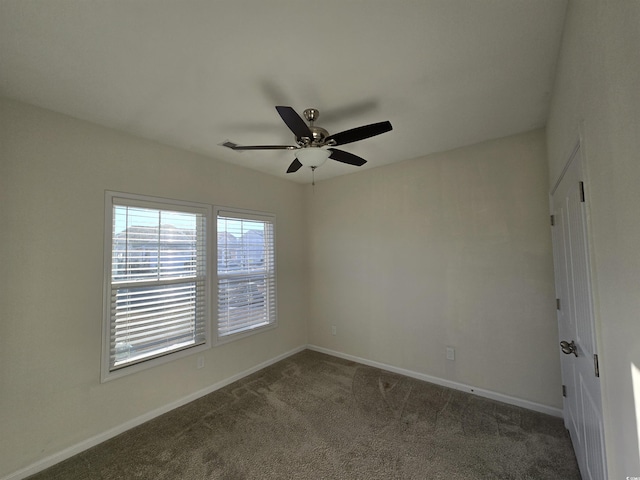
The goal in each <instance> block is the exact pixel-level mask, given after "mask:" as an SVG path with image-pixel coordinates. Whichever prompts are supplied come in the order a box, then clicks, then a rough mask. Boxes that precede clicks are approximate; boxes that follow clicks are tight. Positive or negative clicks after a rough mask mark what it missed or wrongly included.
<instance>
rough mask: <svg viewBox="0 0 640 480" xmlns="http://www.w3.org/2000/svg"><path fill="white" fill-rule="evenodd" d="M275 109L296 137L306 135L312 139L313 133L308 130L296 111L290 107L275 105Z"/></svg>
mask: <svg viewBox="0 0 640 480" xmlns="http://www.w3.org/2000/svg"><path fill="white" fill-rule="evenodd" d="M276 110H277V111H278V113H279V114H280V116H281V117H282V120H284V123H286V124H287V127H289V130H291V131H292V132H293V134H294V135H295V136H296V138H303V137H307V138H308V139H309V140H313V133H311V130H309V127H308V126H307V124H306V123H305V122H304V120H303V119H302V117H301V116H300V115H298V114H297V113H296V111H295V110H294V109H293V108H291V107H276Z"/></svg>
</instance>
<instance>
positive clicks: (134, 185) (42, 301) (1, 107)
mask: <svg viewBox="0 0 640 480" xmlns="http://www.w3.org/2000/svg"><path fill="white" fill-rule="evenodd" d="M107 189H108V190H116V191H123V192H133V193H139V194H148V195H156V196H162V197H168V198H176V199H182V200H192V201H196V202H204V203H211V204H221V205H227V206H234V207H241V208H248V209H256V210H263V211H270V212H274V213H275V214H276V215H277V235H278V249H277V255H278V307H279V316H278V318H279V328H277V329H275V330H271V331H269V332H265V333H262V334H259V335H254V336H252V337H249V338H246V339H243V340H240V341H238V342H234V343H231V344H227V345H224V346H220V347H216V348H213V349H210V350H208V351H206V352H205V368H204V369H196V358H195V356H189V357H186V358H182V359H179V360H176V361H174V362H171V363H168V364H165V365H162V366H159V367H155V368H152V369H150V370H146V371H144V372H141V373H137V374H134V375H130V376H128V377H126V378H122V379H118V380H115V381H111V382H108V383H104V384H100V351H101V322H102V288H103V286H102V280H103V232H104V191H105V190H107ZM0 195H1V197H0V203H1V208H0V271H1V279H2V280H1V281H2V287H1V288H0V315H1V318H0V354H1V361H0V431H1V434H0V478H2V477H3V476H5V475H7V474H9V473H11V472H14V471H16V470H18V469H20V468H23V467H25V466H27V465H29V464H31V463H33V462H35V461H37V460H40V459H42V458H45V457H47V456H49V455H52V454H54V453H57V452H59V451H60V450H62V449H64V448H66V447H69V446H71V445H74V444H77V443H78V442H81V441H84V440H86V439H88V438H90V437H91V436H93V435H96V434H100V433H103V432H105V431H107V430H109V429H110V428H113V427H116V426H118V425H121V424H123V423H124V422H126V421H129V420H130V419H132V418H135V417H138V416H140V415H143V414H145V413H147V412H149V411H152V410H154V409H156V408H159V407H162V406H165V405H167V404H170V403H171V402H174V401H177V400H179V399H181V398H183V397H186V396H188V395H189V394H192V393H194V392H197V391H198V390H201V389H204V388H206V387H208V386H209V385H211V384H214V383H216V382H218V381H221V380H223V379H226V378H228V377H231V376H233V375H234V374H237V373H239V372H242V371H243V370H246V369H249V368H251V367H254V366H255V365H257V364H260V363H261V362H264V361H266V360H269V359H272V358H274V357H277V356H278V355H281V354H283V353H285V352H288V351H291V350H292V349H294V348H297V347H300V346H302V345H305V344H306V343H307V326H306V317H307V303H308V302H307V296H306V295H307V291H306V283H307V282H306V275H307V272H306V243H307V242H306V225H305V216H304V210H303V208H304V206H303V201H304V187H302V186H301V185H298V184H295V183H291V182H287V181H284V180H280V179H276V178H275V177H270V176H266V175H263V174H260V173H257V172H254V171H251V170H246V169H242V168H239V167H235V166H233V165H229V164H225V163H222V162H216V161H214V160H212V159H209V158H205V157H202V156H199V155H196V154H192V153H188V152H184V151H180V150H176V149H173V148H169V147H165V146H161V145H158V144H156V143H153V142H148V141H145V140H141V139H138V138H134V137H131V136H127V135H124V134H121V133H118V132H115V131H113V130H109V129H106V128H102V127H99V126H96V125H92V124H89V123H86V122H82V121H79V120H74V119H72V118H69V117H65V116H62V115H59V114H56V113H52V112H49V111H46V110H41V109H37V108H33V107H30V106H27V105H24V104H20V103H15V102H12V101H8V100H2V99H0Z"/></svg>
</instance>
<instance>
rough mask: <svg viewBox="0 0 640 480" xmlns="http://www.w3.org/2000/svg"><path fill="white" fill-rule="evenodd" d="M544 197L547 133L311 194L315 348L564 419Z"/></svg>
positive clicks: (336, 182) (363, 175)
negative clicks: (538, 407)
mask: <svg viewBox="0 0 640 480" xmlns="http://www.w3.org/2000/svg"><path fill="white" fill-rule="evenodd" d="M547 192H548V175H547V159H546V144H545V140H544V132H543V131H542V130H538V131H535V132H531V133H527V134H523V135H517V136H513V137H508V138H504V139H500V140H496V141H490V142H486V143H482V144H479V145H475V146H472V147H468V148H462V149H457V150H453V151H449V152H446V153H441V154H436V155H430V156H428V157H425V158H421V159H417V160H413V161H405V162H401V163H399V164H394V165H390V166H387V167H381V168H376V169H371V170H366V171H363V172H359V173H357V174H354V175H348V176H343V177H338V178H335V179H332V180H328V181H324V182H320V183H318V184H317V185H316V186H315V188H312V187H311V186H309V187H308V192H307V193H308V199H309V213H308V218H309V231H310V246H311V250H310V258H311V266H310V267H311V268H310V272H311V297H310V298H311V320H310V325H309V342H310V343H311V344H314V345H317V346H319V347H322V348H326V349H330V350H334V351H337V352H341V353H344V354H348V355H353V356H356V357H361V358H365V359H368V360H373V361H376V362H381V363H385V364H388V365H392V366H394V367H398V368H403V369H407V370H411V371H414V372H417V373H422V374H425V375H430V376H434V377H438V378H441V379H445V380H450V381H454V382H459V383H463V384H467V385H472V386H476V387H480V388H483V389H487V390H491V391H493V392H497V393H501V394H505V395H509V396H512V397H517V398H521V399H526V400H528V401H532V402H537V403H540V404H544V405H549V406H554V407H556V408H560V407H561V405H562V402H561V396H560V384H561V381H560V372H559V354H558V349H557V341H558V337H557V334H558V332H557V322H556V316H555V310H554V298H555V296H554V287H553V264H552V254H551V237H550V235H551V234H550V226H549V208H548V193H547ZM332 325H335V326H336V330H337V334H336V335H335V336H333V335H332V334H331V326H332ZM446 346H453V347H455V349H456V360H455V361H454V362H451V361H447V360H446V358H445V351H446Z"/></svg>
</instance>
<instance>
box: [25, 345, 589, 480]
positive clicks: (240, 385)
mask: <svg viewBox="0 0 640 480" xmlns="http://www.w3.org/2000/svg"><path fill="white" fill-rule="evenodd" d="M579 478H580V475H579V473H578V467H577V464H576V460H575V456H574V454H573V451H572V449H571V443H570V440H569V437H568V434H567V432H566V430H565V429H564V426H563V424H562V420H561V419H559V418H555V417H551V416H547V415H543V414H539V413H535V412H531V411H529V410H525V409H522V408H518V407H514V406H510V405H506V404H502V403H499V402H495V401H492V400H487V399H483V398H480V397H477V396H474V395H470V394H467V393H463V392H459V391H456V390H451V389H448V388H444V387H440V386H437V385H433V384H430V383H426V382H422V381H419V380H415V379H412V378H407V377H404V376H401V375H396V374H393V373H389V372H385V371H382V370H379V369H376V368H371V367H367V366H364V365H361V364H357V363H353V362H349V361H346V360H342V359H338V358H335V357H331V356H328V355H324V354H321V353H317V352H313V351H310V350H306V351H304V352H301V353H299V354H296V355H294V356H292V357H290V358H287V359H286V360H283V361H281V362H279V363H277V364H275V365H273V366H271V367H268V368H266V369H264V370H262V371H260V372H258V373H255V374H253V375H251V376H249V377H246V378H245V379H243V380H240V381H238V382H235V383H233V384H231V385H229V386H227V387H225V388H223V389H221V390H218V391H216V392H214V393H211V394H209V395H207V396H205V397H202V398H200V399H198V400H196V401H194V402H192V403H190V404H188V405H185V406H184V407H181V408H178V409H176V410H173V411H171V412H169V413H167V414H165V415H162V416H161V417H158V418H156V419H154V420H151V421H149V422H147V423H146V424H144V425H141V426H139V427H136V428H134V429H132V430H129V431H127V432H125V433H123V434H122V435H119V436H118V437H115V438H113V439H111V440H109V441H107V442H104V443H103V444H101V445H98V446H96V447H94V448H92V449H90V450H87V451H85V452H83V453H80V454H78V455H76V456H74V457H73V458H70V459H68V460H66V461H64V462H62V463H60V464H58V465H55V466H53V467H51V468H49V469H47V470H45V471H43V472H40V473H39V474H37V475H34V476H32V477H30V479H31V480H36V479H37V480H42V479H64V480H76V479H77V480H81V479H82V480H85V479H92V480H93V479H101V480H112V479H149V480H151V479H153V480H159V479H189V480H191V479H225V480H226V479H229V480H232V479H238V480H240V479H447V480H456V479H461V480H462V479H464V480H471V479H474V480H477V479H554V480H570V479H579Z"/></svg>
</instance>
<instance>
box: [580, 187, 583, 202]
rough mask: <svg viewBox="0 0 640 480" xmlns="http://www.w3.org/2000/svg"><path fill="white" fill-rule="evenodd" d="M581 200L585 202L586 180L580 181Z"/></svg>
mask: <svg viewBox="0 0 640 480" xmlns="http://www.w3.org/2000/svg"><path fill="white" fill-rule="evenodd" d="M580 202H582V203H584V182H580Z"/></svg>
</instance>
